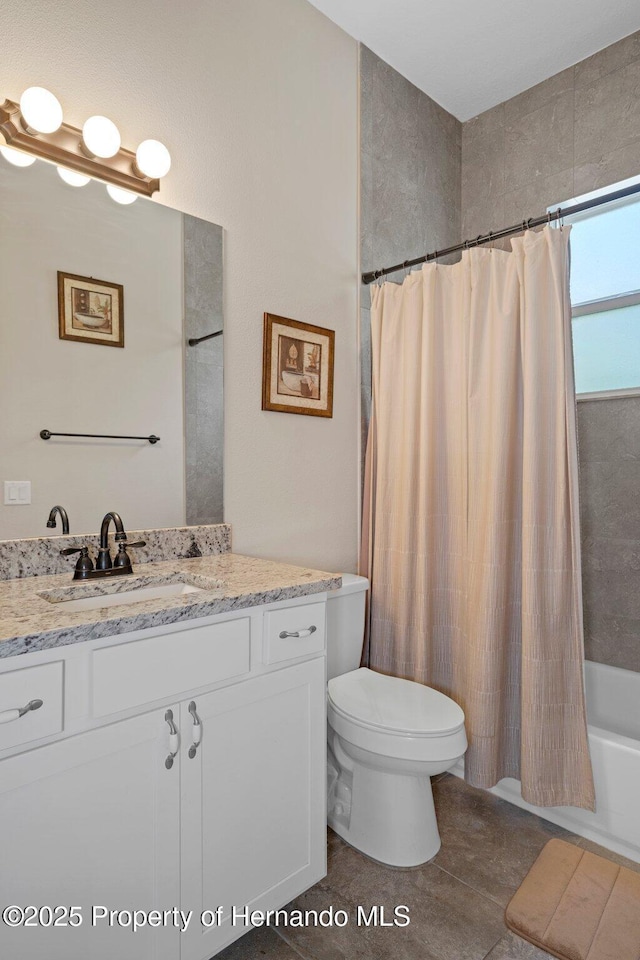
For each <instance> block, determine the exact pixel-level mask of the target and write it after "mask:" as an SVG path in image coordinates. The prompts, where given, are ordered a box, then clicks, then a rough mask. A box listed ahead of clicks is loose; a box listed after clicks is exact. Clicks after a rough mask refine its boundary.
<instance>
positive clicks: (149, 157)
mask: <svg viewBox="0 0 640 960" xmlns="http://www.w3.org/2000/svg"><path fill="white" fill-rule="evenodd" d="M136 166H137V167H138V170H139V171H140V173H142V174H144V176H145V177H150V178H151V179H152V180H159V179H160V177H164V176H166V174H167V173H169V170H170V169H171V154H170V153H169V151H168V150H167V148H166V147H165V145H164V143H160V141H159V140H143V141H142V143H141V144H140V146H139V147H138V149H137V150H136Z"/></svg>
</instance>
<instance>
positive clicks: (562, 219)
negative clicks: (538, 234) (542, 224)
mask: <svg viewBox="0 0 640 960" xmlns="http://www.w3.org/2000/svg"><path fill="white" fill-rule="evenodd" d="M558 222H559V224H560V229H561V230H562V229H563V228H564V217H563V216H562V207H558Z"/></svg>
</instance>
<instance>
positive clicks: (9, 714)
mask: <svg viewBox="0 0 640 960" xmlns="http://www.w3.org/2000/svg"><path fill="white" fill-rule="evenodd" d="M42 703H43V701H42V700H29V703H27V704H26V705H25V706H24V707H16V708H15V709H14V710H4V711H3V712H2V713H0V723H11V721H12V720H19V719H20V717H24V715H25V713H30V712H31V711H32V710H39V709H40V707H41V706H42Z"/></svg>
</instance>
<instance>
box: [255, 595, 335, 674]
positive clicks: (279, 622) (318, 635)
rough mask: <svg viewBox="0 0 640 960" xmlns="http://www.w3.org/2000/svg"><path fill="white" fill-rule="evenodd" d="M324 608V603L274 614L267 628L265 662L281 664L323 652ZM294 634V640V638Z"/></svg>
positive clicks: (269, 618)
mask: <svg viewBox="0 0 640 960" xmlns="http://www.w3.org/2000/svg"><path fill="white" fill-rule="evenodd" d="M325 608H326V604H325V603H324V602H323V603H305V604H304V605H302V606H300V607H288V608H286V609H285V610H273V611H272V612H271V613H268V614H267V618H266V624H265V660H266V662H267V663H279V662H280V661H281V660H293V659H294V658H295V657H305V656H307V655H308V654H310V653H322V651H323V650H324V631H325ZM291 634H293V636H291Z"/></svg>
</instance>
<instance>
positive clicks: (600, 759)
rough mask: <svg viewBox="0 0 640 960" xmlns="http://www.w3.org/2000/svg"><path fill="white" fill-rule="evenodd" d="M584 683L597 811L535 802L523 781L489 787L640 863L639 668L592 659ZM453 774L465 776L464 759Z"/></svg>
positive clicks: (524, 806)
mask: <svg viewBox="0 0 640 960" xmlns="http://www.w3.org/2000/svg"><path fill="white" fill-rule="evenodd" d="M585 682H586V695H587V716H588V721H589V746H590V749H591V761H592V764H593V776H594V780H595V786H596V812H595V813H589V812H588V811H586V810H580V809H578V808H577V807H534V806H532V805H531V804H530V803H527V802H526V801H525V800H523V799H522V796H521V795H520V783H519V781H518V780H511V779H505V780H501V781H500V783H498V784H497V786H495V787H493V789H492V790H491V791H490V792H491V793H494V794H496V796H498V797H502V798H503V799H504V800H509V801H510V802H511V803H515V804H516V805H517V806H519V807H523V808H524V809H525V810H530V811H531V812H532V813H536V814H538V816H540V817H543V818H544V819H545V820H550V821H551V822H552V823H557V824H559V825H560V826H562V827H565V828H566V829H567V830H570V831H571V832H572V833H577V834H579V835H580V836H582V837H587V838H588V839H589V840H594V841H595V842H596V843H600V844H602V846H603V847H607V848H608V849H609V850H615V851H616V853H621V854H623V855H624V856H625V857H629V859H630V860H635V861H637V862H638V863H640V673H634V672H633V671H631V670H621V669H620V668H619V667H609V666H606V665H605V664H602V663H592V662H591V661H589V660H587V662H586V664H585ZM451 773H455V774H457V775H458V776H462V774H463V768H462V763H459V764H458V765H457V767H456V768H454V769H453V770H452V771H451Z"/></svg>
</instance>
